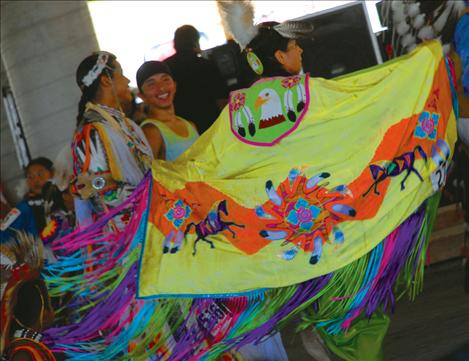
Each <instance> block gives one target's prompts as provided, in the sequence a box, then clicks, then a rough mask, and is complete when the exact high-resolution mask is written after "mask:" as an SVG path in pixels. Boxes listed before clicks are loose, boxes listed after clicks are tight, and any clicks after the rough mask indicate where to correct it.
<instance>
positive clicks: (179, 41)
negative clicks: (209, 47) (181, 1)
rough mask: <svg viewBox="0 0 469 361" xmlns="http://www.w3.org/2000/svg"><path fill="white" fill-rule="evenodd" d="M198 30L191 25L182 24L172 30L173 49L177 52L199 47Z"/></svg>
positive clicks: (189, 50)
mask: <svg viewBox="0 0 469 361" xmlns="http://www.w3.org/2000/svg"><path fill="white" fill-rule="evenodd" d="M199 38H200V34H199V31H198V30H197V29H196V28H194V27H193V26H192V25H183V26H181V27H179V28H177V29H176V31H175V32H174V49H175V50H176V52H177V53H179V52H191V51H194V49H195V48H198V47H199Z"/></svg>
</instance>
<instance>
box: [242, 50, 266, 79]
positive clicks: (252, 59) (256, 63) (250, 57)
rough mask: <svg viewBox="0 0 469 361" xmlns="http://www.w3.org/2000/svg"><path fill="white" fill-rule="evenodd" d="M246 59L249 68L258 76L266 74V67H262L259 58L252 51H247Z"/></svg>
mask: <svg viewBox="0 0 469 361" xmlns="http://www.w3.org/2000/svg"><path fill="white" fill-rule="evenodd" d="M246 51H247V54H246V59H247V61H248V64H249V66H250V67H251V69H252V70H253V71H254V73H256V74H257V75H262V73H263V72H264V66H263V65H262V62H261V60H260V59H259V57H258V56H257V55H256V54H255V53H254V52H253V51H252V49H246Z"/></svg>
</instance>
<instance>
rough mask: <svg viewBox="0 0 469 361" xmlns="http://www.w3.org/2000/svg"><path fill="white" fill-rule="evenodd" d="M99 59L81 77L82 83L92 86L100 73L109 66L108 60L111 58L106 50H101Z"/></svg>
mask: <svg viewBox="0 0 469 361" xmlns="http://www.w3.org/2000/svg"><path fill="white" fill-rule="evenodd" d="M97 54H98V59H97V60H96V64H95V65H94V66H93V67H92V68H91V69H90V71H89V72H88V73H87V74H86V75H85V76H84V77H83V78H82V79H81V83H82V84H83V85H84V86H87V87H88V86H90V85H91V84H93V82H94V81H95V80H96V79H97V78H98V76H99V75H101V73H102V72H103V69H105V68H109V67H108V66H107V62H108V60H109V56H110V54H109V53H108V52H105V51H100V52H98V53H97Z"/></svg>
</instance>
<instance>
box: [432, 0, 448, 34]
mask: <svg viewBox="0 0 469 361" xmlns="http://www.w3.org/2000/svg"><path fill="white" fill-rule="evenodd" d="M451 8H452V5H451V4H449V5H448V6H446V8H445V11H443V12H442V13H441V14H440V16H439V17H438V19H437V20H436V21H435V22H434V23H433V29H435V31H436V32H437V33H440V32H441V30H443V28H444V27H445V24H446V21H447V20H448V16H449V14H450V13H451Z"/></svg>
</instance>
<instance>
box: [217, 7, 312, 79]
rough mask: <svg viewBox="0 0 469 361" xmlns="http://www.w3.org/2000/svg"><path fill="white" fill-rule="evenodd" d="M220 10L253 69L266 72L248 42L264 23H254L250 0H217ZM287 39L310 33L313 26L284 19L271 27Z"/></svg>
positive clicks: (224, 23) (257, 71) (227, 28)
mask: <svg viewBox="0 0 469 361" xmlns="http://www.w3.org/2000/svg"><path fill="white" fill-rule="evenodd" d="M217 5H218V11H219V12H220V16H221V19H222V23H223V27H224V29H225V31H226V32H228V33H230V34H231V35H232V36H233V40H234V41H236V42H237V43H238V45H239V46H240V47H241V50H243V51H244V52H245V53H246V59H247V62H248V64H249V66H250V67H251V69H252V70H253V71H254V72H255V73H256V74H258V75H262V73H263V72H264V66H263V64H262V62H261V60H260V59H259V57H258V56H257V55H256V54H255V53H254V51H253V49H251V48H249V47H248V44H249V43H250V42H251V41H252V40H253V39H254V38H255V37H256V36H257V34H258V33H259V28H260V27H261V26H263V25H262V24H258V25H254V8H253V6H252V3H251V1H250V0H234V1H233V0H231V1H227V0H217ZM271 29H272V30H275V31H276V32H277V33H279V34H280V35H281V36H283V37H284V38H287V39H298V38H301V37H304V36H307V35H310V34H311V33H312V30H313V26H312V25H311V24H309V23H304V22H301V21H284V22H283V23H280V24H277V25H274V26H272V27H271Z"/></svg>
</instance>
